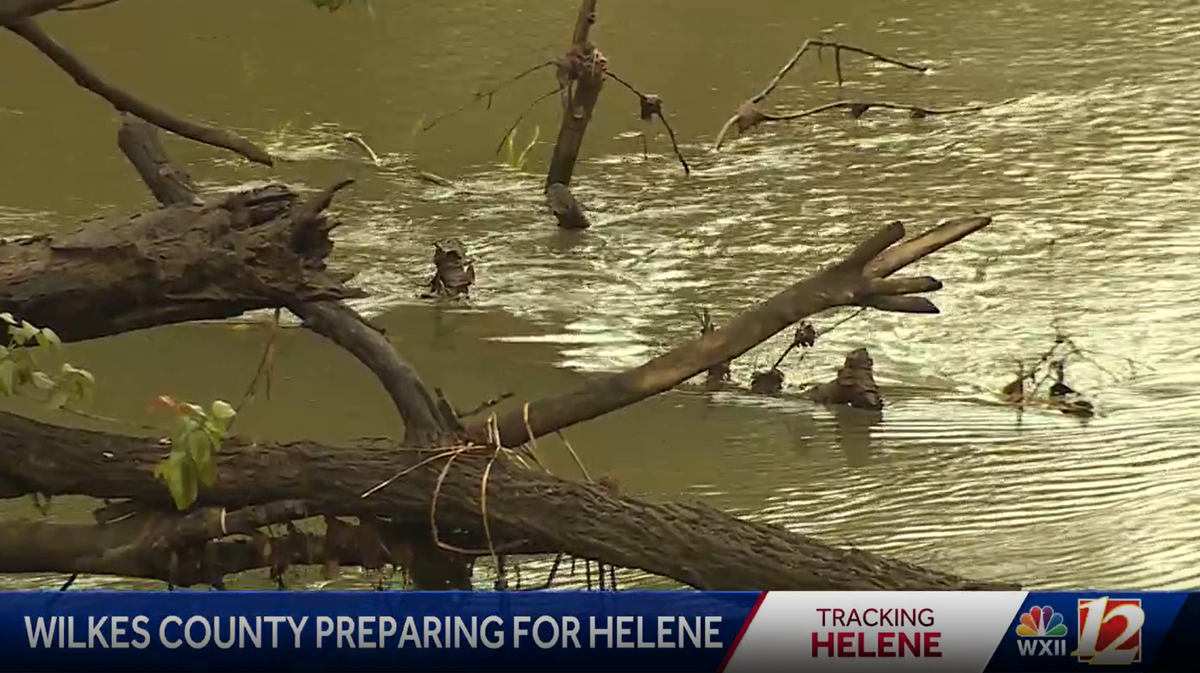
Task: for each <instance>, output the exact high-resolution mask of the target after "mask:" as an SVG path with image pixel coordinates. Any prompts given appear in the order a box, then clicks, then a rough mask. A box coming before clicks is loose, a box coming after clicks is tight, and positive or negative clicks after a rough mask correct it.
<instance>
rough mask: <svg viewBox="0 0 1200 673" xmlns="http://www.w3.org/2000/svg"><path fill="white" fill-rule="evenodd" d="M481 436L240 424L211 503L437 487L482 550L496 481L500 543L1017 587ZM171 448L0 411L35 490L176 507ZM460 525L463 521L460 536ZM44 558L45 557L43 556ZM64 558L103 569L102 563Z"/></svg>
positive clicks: (848, 585) (778, 572)
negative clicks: (594, 474)
mask: <svg viewBox="0 0 1200 673" xmlns="http://www.w3.org/2000/svg"><path fill="white" fill-rule="evenodd" d="M481 448H482V450H478V451H466V450H464V451H462V452H460V453H459V454H458V455H457V459H456V460H455V461H454V463H453V465H452V466H451V467H450V469H445V464H444V460H442V461H430V460H429V458H430V457H431V456H433V455H436V454H437V453H438V451H439V450H437V449H434V450H423V451H416V450H403V449H400V450H398V449H397V448H396V447H395V446H394V445H389V444H387V443H385V442H370V443H360V444H356V445H351V446H340V447H332V446H327V445H323V444H318V443H315V442H291V443H287V444H271V443H263V442H250V441H245V440H241V439H236V438H234V439H231V440H229V441H227V443H226V444H225V445H224V446H223V447H222V450H221V454H220V459H219V462H220V467H219V476H218V478H217V481H216V484H215V485H214V486H213V487H212V488H211V489H204V490H203V491H202V493H201V495H200V498H201V505H202V506H205V507H214V508H221V507H224V508H226V509H227V510H228V511H229V512H231V513H232V512H234V511H236V510H241V509H243V508H247V507H254V506H256V505H258V504H260V503H270V502H282V501H288V500H293V499H295V498H296V497H300V498H301V499H302V500H303V501H304V502H305V503H306V506H307V509H306V510H304V511H302V512H297V513H298V514H304V513H315V512H320V513H323V514H326V515H345V516H359V517H363V516H383V517H389V518H391V519H392V520H394V521H408V522H412V521H429V520H430V512H431V510H432V507H433V499H434V498H435V497H437V498H438V504H437V514H436V520H435V522H434V523H435V525H436V526H437V529H438V531H439V536H442V539H444V540H455V541H456V544H463V545H466V544H474V545H478V546H479V547H480V552H481V553H486V552H484V551H483V548H484V547H485V544H484V540H483V531H482V526H483V524H482V516H483V514H482V513H483V512H484V507H483V503H482V501H481V498H480V496H481V484H486V488H487V506H486V516H487V517H488V530H489V532H490V534H491V537H492V539H493V542H494V544H495V546H496V548H497V549H498V550H499V551H501V552H502V553H557V552H560V551H561V552H566V553H568V554H571V555H572V556H576V557H579V558H584V559H592V560H597V561H601V562H603V563H605V564H608V565H617V566H622V567H628V568H637V569H641V570H644V571H646V572H650V573H654V574H656V575H660V576H663V577H669V578H673V579H676V580H678V581H680V582H683V583H685V584H689V585H691V586H694V587H697V588H703V589H764V588H769V589H843V590H850V589H991V588H1015V587H1011V586H1009V585H1006V584H1002V583H988V582H975V581H971V580H966V579H963V578H959V577H955V576H952V575H948V574H945V573H940V572H936V571H931V570H926V569H922V568H918V567H915V566H912V565H909V564H907V563H903V562H899V561H894V560H891V559H887V558H883V557H880V556H878V555H876V554H872V553H869V552H865V551H859V550H841V549H836V548H833V547H830V546H828V545H825V544H823V543H821V542H818V541H816V540H814V539H812V538H809V537H806V536H802V535H797V534H794V533H790V532H788V531H787V530H786V529H784V528H781V527H778V526H774V525H769V524H764V523H757V522H752V521H743V520H741V519H737V518H735V517H733V516H730V515H728V514H724V513H722V512H720V511H718V510H715V509H713V508H711V507H708V506H705V505H701V504H684V503H652V502H648V501H645V500H641V499H638V498H633V497H629V496H623V495H619V494H616V493H614V492H612V491H611V490H609V489H608V488H606V487H604V486H603V485H598V484H583V483H577V482H571V481H566V480H562V479H559V478H556V477H554V476H552V475H550V474H547V473H545V472H542V471H537V470H531V469H527V468H524V467H521V466H520V465H519V464H517V463H516V462H515V461H512V460H508V459H501V460H497V461H494V462H493V461H492V460H491V459H490V457H491V456H492V454H493V451H492V450H490V449H486V448H483V447H481ZM162 453H163V447H162V446H161V445H159V444H158V443H157V442H156V441H154V440H153V439H144V438H135V437H127V436H123V435H114V434H108V433H102V432H93V431H86V430H76V429H69V428H61V427H57V426H53V425H48V424H44V423H39V422H36V421H32V420H29V419H26V418H22V417H20V416H16V415H12V414H6V413H0V478H3V479H4V480H5V481H6V482H8V483H9V484H13V485H17V486H19V487H20V489H23V490H28V491H29V492H38V493H43V494H46V495H65V494H69V493H71V494H86V495H91V496H93V497H101V498H103V497H121V498H133V499H134V500H136V501H138V502H141V503H146V504H150V505H155V504H156V505H158V506H161V507H164V508H165V507H169V506H170V501H169V496H168V495H167V491H166V489H165V488H164V487H163V486H162V484H161V483H159V482H158V481H156V480H155V479H154V478H153V469H154V465H155V463H156V462H157V461H158V460H159V458H160V457H161V455H162ZM422 463H423V464H422ZM489 465H490V467H489ZM396 470H407V473H406V474H405V476H404V477H403V478H402V480H400V481H398V482H397V483H396V484H394V485H392V486H389V487H387V488H384V489H381V490H379V491H378V492H376V493H374V494H373V495H371V496H370V497H368V498H362V497H360V495H361V494H362V493H363V492H364V491H366V490H367V489H370V488H371V487H372V486H374V485H375V484H377V483H378V482H379V481H380V480H382V479H384V478H386V477H387V476H389V475H391V474H393V473H394V472H395V471H396ZM485 470H486V471H488V478H487V481H486V482H485V481H484V472H485ZM547 512H554V515H553V516H547V515H546V513H547ZM208 516H212V515H208ZM209 521H210V524H209V525H211V519H210V520H209ZM456 530H457V531H460V532H459V533H458V535H459V537H457V538H456V537H455V532H454V531H456ZM462 531H466V533H463V532H462ZM698 531H703V534H697V532H698ZM208 532H212V531H211V529H210V528H205V529H204V531H203V533H202V534H203V535H207V533H208ZM463 535H467V537H463ZM472 541H473V542H472ZM3 542H4V540H3V538H2V533H0V544H3ZM19 542H21V543H24V544H28V543H29V541H28V540H21V541H19ZM63 544H66V543H63ZM12 554H13V552H10V551H0V572H6V571H11V570H12V568H8V567H5V566H4V565H3V559H5V558H6V556H8V557H9V558H11V556H12ZM55 558H59V559H61V558H62V555H59V556H56V557H55ZM25 569H32V565H27V566H25ZM47 569H48V568H46V567H45V566H44V564H43V567H42V568H40V570H47ZM60 569H61V570H64V571H66V570H71V571H79V570H87V571H89V572H93V571H104V569H103V568H102V567H101V568H97V567H95V566H92V567H88V568H80V567H78V566H75V567H72V568H60ZM119 571H120V572H127V571H128V568H127V567H122V568H120V569H119ZM130 574H138V573H130ZM198 574H199V575H200V576H204V574H203V573H198ZM202 581H203V580H202Z"/></svg>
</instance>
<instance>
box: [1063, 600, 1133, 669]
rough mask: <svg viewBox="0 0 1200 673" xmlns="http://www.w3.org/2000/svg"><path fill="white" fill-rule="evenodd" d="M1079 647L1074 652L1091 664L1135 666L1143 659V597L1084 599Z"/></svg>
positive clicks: (1076, 655)
mask: <svg viewBox="0 0 1200 673" xmlns="http://www.w3.org/2000/svg"><path fill="white" fill-rule="evenodd" d="M1077 610H1078V613H1079V646H1078V647H1077V648H1075V651H1074V652H1072V653H1071V656H1073V657H1075V658H1076V659H1077V660H1079V661H1083V662H1087V663H1089V664H1117V665H1121V664H1125V665H1129V664H1136V663H1138V662H1140V661H1141V660H1142V626H1143V625H1145V623H1146V612H1145V611H1144V610H1143V609H1142V601H1141V599H1140V598H1109V597H1108V596H1103V597H1101V598H1081V599H1079V603H1078V606H1077Z"/></svg>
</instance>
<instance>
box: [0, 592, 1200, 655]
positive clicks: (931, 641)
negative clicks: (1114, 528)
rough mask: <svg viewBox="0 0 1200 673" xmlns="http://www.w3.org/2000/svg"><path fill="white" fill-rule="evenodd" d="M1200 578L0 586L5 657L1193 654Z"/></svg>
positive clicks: (0, 644)
mask: <svg viewBox="0 0 1200 673" xmlns="http://www.w3.org/2000/svg"><path fill="white" fill-rule="evenodd" d="M1198 647H1200V594H1183V593H1134V592H1120V593H1117V592H1107V593H1098V592H1087V593H1028V592H853V593H837V592H767V593H699V592H479V593H421V592H315V593H308V592H288V591H279V592H250V593H240V592H187V591H174V592H88V591H71V592H38V593H23V592H21V593H16V592H14V593H3V594H0V653H2V656H0V672H7V671H12V672H17V671H20V672H23V673H37V672H49V671H55V672H61V673H69V672H73V671H79V672H81V673H83V672H86V673H104V672H108V671H112V672H114V673H115V672H118V671H120V672H125V671H130V672H147V673H149V672H151V671H153V672H155V673H159V672H163V671H222V673H237V672H239V671H253V672H254V673H272V672H274V671H305V672H313V673H315V672H318V671H356V672H358V671H363V672H383V671H387V672H389V673H405V672H409V671H413V672H415V671H446V672H451V671H453V672H462V673H467V672H474V671H486V672H488V673H503V672H508V671H512V672H517V671H520V672H522V673H526V672H528V673H538V672H547V673H548V672H551V671H553V672H555V673H558V672H561V671H585V672H593V673H601V672H621V673H637V672H641V671H645V672H655V673H659V672H663V673H671V672H681V673H682V672H685V671H687V672H693V671H696V672H707V671H728V672H730V673H734V672H745V673H751V672H755V671H761V672H764V673H770V672H771V671H786V672H788V673H791V672H793V671H805V672H806V673H808V672H811V673H820V672H823V671H912V672H918V671H919V672H921V673H932V672H936V671H947V672H949V671H954V672H955V673H959V672H970V671H978V672H981V673H983V672H988V673H990V672H996V673H1000V672H1004V671H1030V672H1041V671H1045V672H1058V671H1095V670H1098V667H1102V669H1103V670H1106V671H1173V672H1184V671H1198V672H1200V657H1198V656H1197V654H1196V652H1197V648H1198Z"/></svg>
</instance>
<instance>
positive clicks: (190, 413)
mask: <svg viewBox="0 0 1200 673" xmlns="http://www.w3.org/2000/svg"><path fill="white" fill-rule="evenodd" d="M179 409H180V411H182V412H184V414H185V416H184V418H186V419H188V420H193V421H195V420H200V419H203V418H207V417H208V414H205V413H204V407H202V406H200V405H198V404H192V403H190V402H186V403H184V404H181V405H179Z"/></svg>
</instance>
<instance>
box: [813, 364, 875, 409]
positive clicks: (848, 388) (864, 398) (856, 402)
mask: <svg viewBox="0 0 1200 673" xmlns="http://www.w3.org/2000/svg"><path fill="white" fill-rule="evenodd" d="M874 368H875V361H874V360H872V359H871V355H870V353H868V352H867V349H865V348H856V349H854V350H853V351H851V352H850V354H849V355H847V356H846V362H845V364H843V365H842V367H841V368H840V369H838V373H837V378H835V379H834V380H832V381H829V382H827V383H822V384H820V385H817V386H813V387H812V388H809V389H808V390H806V391H805V393H804V395H805V397H807V398H809V399H810V400H812V401H814V402H819V403H821V404H830V405H849V406H852V407H855V408H856V409H870V410H873V411H874V410H879V409H882V408H883V396H882V395H880V394H879V386H878V385H876V384H875V374H874Z"/></svg>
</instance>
